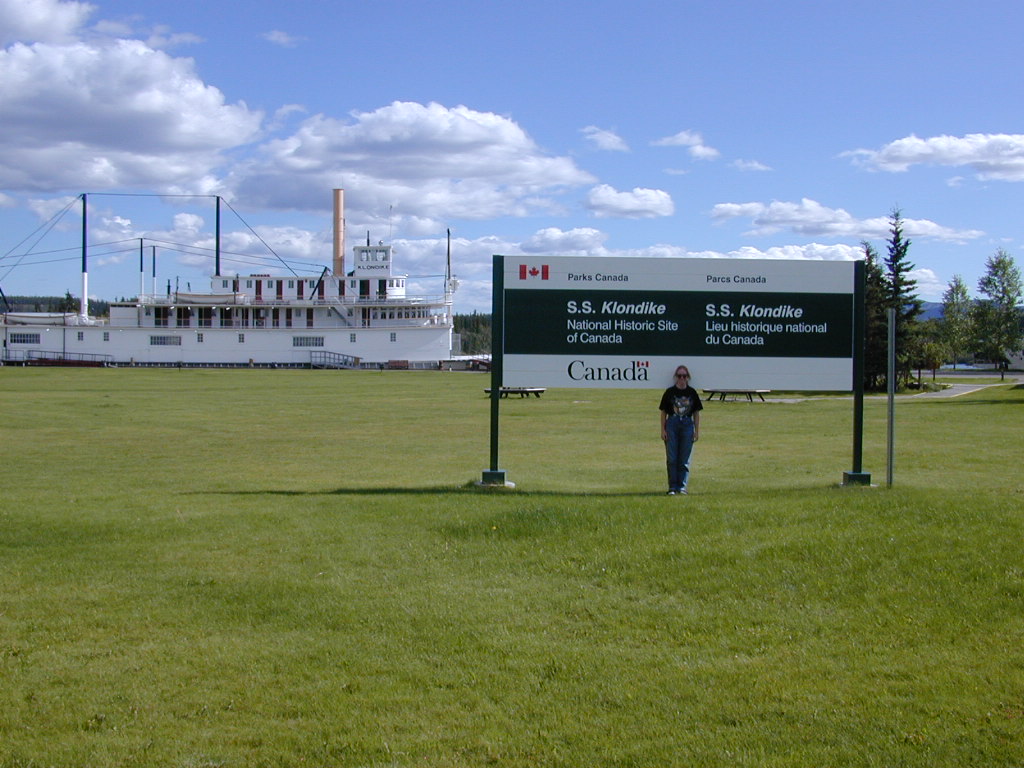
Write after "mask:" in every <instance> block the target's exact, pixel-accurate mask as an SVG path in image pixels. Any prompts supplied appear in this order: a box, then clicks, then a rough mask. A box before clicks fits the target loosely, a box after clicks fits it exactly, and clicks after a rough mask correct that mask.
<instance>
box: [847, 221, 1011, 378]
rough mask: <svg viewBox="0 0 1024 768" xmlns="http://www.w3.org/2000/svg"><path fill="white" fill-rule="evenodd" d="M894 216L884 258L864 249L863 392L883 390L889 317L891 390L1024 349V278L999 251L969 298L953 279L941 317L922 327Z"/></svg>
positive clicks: (1002, 360) (1000, 360) (906, 243)
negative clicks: (920, 375) (928, 374)
mask: <svg viewBox="0 0 1024 768" xmlns="http://www.w3.org/2000/svg"><path fill="white" fill-rule="evenodd" d="M903 224H904V222H903V216H902V213H901V212H900V210H899V209H894V210H893V211H892V212H891V213H890V215H889V239H888V240H887V241H886V253H885V256H884V257H883V256H880V255H879V253H878V252H877V251H876V250H875V248H874V246H873V245H872V244H871V243H869V242H867V241H864V242H862V243H861V246H862V248H863V250H864V262H865V273H866V286H865V311H866V317H865V321H866V339H865V360H864V386H865V388H866V389H868V390H881V389H885V388H886V386H887V381H886V379H887V376H888V314H889V310H890V309H892V310H894V316H895V323H894V325H895V336H896V339H895V340H896V386H897V388H906V387H909V386H911V384H912V381H913V372H914V370H917V371H919V372H920V371H921V370H922V369H924V370H931V371H934V370H935V369H936V368H938V367H939V366H941V365H943V364H944V363H953V365H954V366H955V365H957V364H959V363H979V362H981V363H991V364H994V365H996V366H1001V365H1005V364H1006V363H1007V355H1008V354H1013V353H1017V352H1020V351H1021V349H1022V348H1024V331H1022V322H1021V321H1022V315H1021V308H1020V303H1021V298H1022V282H1021V272H1020V269H1019V268H1018V267H1017V265H1016V263H1015V262H1014V259H1013V257H1012V256H1011V255H1010V254H1009V253H1008V252H1007V251H1005V250H1004V249H1002V248H999V249H997V250H996V252H995V253H994V254H993V255H992V256H990V257H989V258H988V259H987V260H986V262H985V273H984V274H983V275H982V276H981V278H980V279H979V280H978V285H977V295H976V296H974V297H972V296H971V293H970V290H969V289H968V287H967V284H966V283H965V282H964V280H963V277H961V276H960V275H954V276H953V279H952V280H950V282H949V284H948V286H947V287H946V290H945V292H944V293H943V296H942V317H941V318H933V319H930V320H922V319H921V318H920V315H921V301H920V299H919V298H918V295H917V281H916V280H914V279H912V278H911V277H910V273H911V272H912V271H913V270H914V264H913V262H911V261H910V258H909V255H908V254H909V250H910V245H911V241H910V240H908V239H907V238H906V237H905V236H904V233H903Z"/></svg>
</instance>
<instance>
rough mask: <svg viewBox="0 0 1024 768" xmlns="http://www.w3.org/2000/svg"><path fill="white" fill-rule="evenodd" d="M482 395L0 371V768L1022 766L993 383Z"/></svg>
mask: <svg viewBox="0 0 1024 768" xmlns="http://www.w3.org/2000/svg"><path fill="white" fill-rule="evenodd" d="M488 384H489V382H488V380H487V379H486V378H484V377H482V376H479V375H477V374H458V373H456V374H451V373H426V372H424V373H419V372H384V373H379V372H314V371H260V370H256V371H248V370H246V371H216V370H210V371H189V370H185V371H177V370H56V369H54V370H47V369H16V368H0V407H2V413H3V421H2V432H0V434H2V436H3V439H2V445H3V456H2V459H0V483H2V489H3V502H2V506H0V766H3V768H13V767H14V766H19V767H21V768H25V767H28V766H40V767H41V766H182V767H186V766H187V767H190V768H191V767H193V766H239V767H241V766H298V765H310V766H478V765H498V766H517V767H518V766H522V767H524V768H525V767H526V766H587V767H588V768H589V767H592V766H644V767H645V768H646V767H649V766H801V767H802V766H879V767H881V766H887V767H888V766H922V768H923V767H925V766H927V767H928V768H935V767H936V766H950V767H952V766H956V767H957V768H961V767H962V766H984V767H986V768H989V767H992V766H1016V767H1017V768H1019V767H1020V766H1022V765H1024V547H1022V541H1024V536H1022V534H1024V512H1022V508H1024V480H1022V475H1021V459H1022V455H1024V452H1022V450H1021V448H1022V445H1024V439H1022V429H1021V427H1022V425H1024V389H1021V388H1015V387H1014V386H1012V385H1009V384H1008V385H1004V386H998V387H993V388H989V389H985V390H983V391H981V392H979V393H976V394H973V395H968V396H964V397H960V398H956V399H953V400H942V399H931V400H926V399H903V400H900V402H899V404H898V408H897V418H898V424H897V433H896V434H897V459H896V473H895V481H896V482H895V485H894V487H893V488H892V489H887V488H870V489H867V488H864V489H851V488H839V487H837V485H838V483H839V481H840V479H841V476H842V472H843V471H844V470H849V469H851V455H850V454H851V434H850V433H851V422H852V412H851V408H852V407H851V404H850V400H849V399H847V398H821V399H813V400H807V401H800V402H778V401H776V402H768V403H753V404H750V403H746V402H735V403H729V402H727V403H718V402H715V403H711V404H708V406H707V409H706V411H705V413H704V415H703V421H702V439H701V441H700V442H699V443H698V444H697V449H696V453H695V461H694V470H693V478H692V481H691V495H690V496H688V497H665V496H663V495H662V492H663V487H664V484H665V480H664V459H663V453H662V448H661V444H660V440H659V439H658V416H657V410H656V407H657V399H658V393H657V392H653V391H628V390H621V391H601V390H551V391H549V392H548V393H547V394H546V395H545V396H544V397H543V398H542V399H540V400H537V399H535V398H531V399H529V400H519V399H516V398H513V399H510V400H508V401H502V406H501V408H502V417H501V418H502V422H501V425H502V444H501V450H502V453H501V465H502V468H504V469H506V470H507V471H508V473H509V478H510V479H511V480H513V481H514V482H516V483H517V488H516V490H515V491H513V492H505V491H498V492H493V491H492V492H482V491H479V490H475V489H473V487H472V481H474V480H477V479H479V478H480V476H481V472H482V470H483V469H485V468H486V467H487V463H488V460H489V453H488V445H489V443H488V424H489V421H488V413H489V410H488V408H489V406H488V401H487V399H486V398H485V397H484V395H483V392H482V390H483V388H484V387H485V386H488ZM884 419H885V402H884V400H880V399H873V398H872V399H869V400H868V403H867V413H866V425H867V436H866V446H865V469H866V470H867V471H870V472H872V473H873V475H874V478H875V481H876V482H881V481H884V475H885V456H884V443H885V422H884Z"/></svg>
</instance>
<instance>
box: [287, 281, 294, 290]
mask: <svg viewBox="0 0 1024 768" xmlns="http://www.w3.org/2000/svg"><path fill="white" fill-rule="evenodd" d="M288 287H289V288H294V287H295V281H294V280H289V281H288Z"/></svg>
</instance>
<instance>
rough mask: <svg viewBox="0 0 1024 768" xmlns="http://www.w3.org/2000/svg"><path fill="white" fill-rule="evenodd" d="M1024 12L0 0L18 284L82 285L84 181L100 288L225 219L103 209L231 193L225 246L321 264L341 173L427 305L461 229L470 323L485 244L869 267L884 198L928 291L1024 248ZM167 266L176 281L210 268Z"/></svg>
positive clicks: (753, 3) (0, 228)
mask: <svg viewBox="0 0 1024 768" xmlns="http://www.w3.org/2000/svg"><path fill="white" fill-rule="evenodd" d="M1022 22H1024V4H1021V3H1019V2H1016V1H1015V2H1009V1H1005V2H1002V1H1001V2H991V1H989V2H986V1H984V0H982V1H981V2H975V3H970V4H968V3H963V2H945V1H944V0H929V1H928V2H925V1H924V0H919V1H916V2H899V1H898V0H897V1H895V2H873V1H870V0H869V1H859V2H849V3H823V2H820V0H819V1H818V2H809V1H808V2H803V1H798V0H776V1H775V2H761V1H760V0H745V1H744V2H723V1H721V0H719V2H713V3H712V2H688V1H686V0H680V1H678V2H672V3H668V2H643V1H642V0H641V1H640V2H631V3H613V2H607V1H605V0H592V1H591V2H586V3H583V2H557V1H556V2H551V1H550V0H549V1H548V2H535V1H534V0H520V1H518V2H516V3H499V2H484V1H482V0H480V1H478V2H469V1H468V0H462V1H460V2H425V1H424V2H411V1H410V0H406V1H405V2H399V1H397V0H373V1H372V2H371V1H369V0H367V1H365V2H342V1H338V2H312V1H309V0H298V1H293V2H289V3H280V2H259V1H257V2H246V3H238V2H231V0H226V1H225V2H221V3H209V2H202V3H200V2H196V1H195V0H178V1H177V2H174V3H165V2H154V1H152V0H150V1H148V2H139V1H136V2H127V1H125V0H110V1H109V2H103V1H97V2H93V3H82V2H60V1H59V0H0V45H2V46H3V49H2V52H0V115H2V116H3V117H2V118H0V256H2V259H0V288H2V289H3V290H4V292H5V293H7V294H23V293H63V291H64V290H71V291H72V293H74V292H76V291H77V289H78V287H79V285H80V279H79V277H78V267H79V259H78V256H77V254H74V253H66V252H62V253H57V254H51V253H49V252H50V251H55V250H57V249H59V248H62V247H71V248H73V247H76V246H77V244H78V238H79V237H80V235H79V232H78V229H77V228H78V215H79V213H78V209H76V208H72V209H71V210H69V212H68V214H67V215H66V216H65V217H64V218H63V219H62V220H61V221H60V223H59V224H58V225H56V226H55V227H54V228H53V230H52V231H50V232H49V233H48V234H47V235H46V237H45V238H42V239H38V238H39V236H38V235H33V234H32V233H33V232H34V231H35V230H36V228H37V227H38V226H39V225H40V224H41V223H42V222H44V221H46V220H48V219H49V218H50V216H52V215H53V213H54V212H56V211H58V210H60V209H61V208H62V207H63V206H64V205H66V204H67V203H68V202H70V201H72V200H73V199H74V197H75V196H76V195H78V194H80V193H83V192H87V193H90V195H91V196H90V208H91V211H92V212H91V214H90V227H91V233H90V243H91V246H90V247H91V248H92V247H93V246H95V255H93V256H91V257H90V292H91V293H93V294H94V295H95V296H97V297H100V298H108V299H109V298H115V297H118V296H122V295H133V294H134V292H135V291H137V289H138V285H139V279H138V267H137V263H138V260H137V256H135V255H134V254H133V253H131V252H125V253H116V251H117V250H118V249H117V248H113V247H106V246H101V245H100V243H105V242H113V241H116V240H130V239H131V238H139V237H146V238H153V239H155V240H160V241H165V242H175V243H186V242H187V243H195V244H198V245H201V246H205V247H209V245H210V244H211V242H212V233H213V213H212V209H211V207H210V205H209V204H208V203H205V204H202V203H201V204H186V202H185V201H184V200H183V199H182V198H173V199H172V198H168V199H158V198H135V197H113V196H108V195H107V194H101V193H115V192H116V193H163V194H168V193H177V194H185V193H188V194H221V195H223V196H224V197H225V199H227V200H228V201H230V204H231V207H232V208H233V209H235V210H237V211H238V212H239V213H240V214H241V215H242V216H243V217H244V222H245V224H248V225H250V226H251V227H252V230H250V229H248V228H247V227H246V226H245V224H243V223H242V222H241V221H239V220H238V219H235V218H233V217H232V216H228V217H226V218H225V219H224V222H223V227H222V229H223V232H224V242H225V248H227V249H230V250H231V251H232V252H235V251H236V250H237V251H238V252H242V251H245V252H250V251H251V252H252V253H254V254H257V255H260V256H263V255H265V254H266V253H267V251H266V250H265V249H264V248H263V246H262V242H266V243H268V244H269V245H271V246H272V247H273V249H274V250H275V251H276V252H277V253H278V254H280V255H281V256H282V258H284V259H286V260H288V262H289V263H291V264H292V265H293V267H294V268H296V269H297V270H300V271H301V270H302V269H308V270H311V271H318V267H317V266H316V265H324V264H329V263H330V235H329V228H330V210H329V209H330V204H331V194H330V190H331V189H332V188H333V187H343V188H345V190H346V204H347V222H348V242H349V244H350V245H351V244H353V243H354V242H357V241H360V240H363V239H365V237H366V233H367V232H369V233H370V236H371V238H372V239H373V240H374V241H377V240H385V241H389V242H392V243H393V244H394V245H395V252H396V262H397V265H398V266H399V268H400V269H402V271H405V272H408V273H410V274H411V275H413V276H414V278H413V283H414V284H415V285H416V286H418V287H421V288H422V290H423V291H424V292H435V290H436V287H437V284H436V278H435V277H434V276H435V275H439V274H441V273H443V271H444V259H445V232H446V230H447V229H450V230H451V232H452V237H453V247H452V253H453V266H454V272H455V273H456V275H457V276H458V277H459V279H460V282H461V288H460V290H459V292H458V293H457V295H456V309H457V310H458V311H471V310H480V311H488V310H489V308H490V285H489V276H490V257H491V255H492V254H494V253H503V254H508V255H515V254H520V253H530V254H537V253H550V254H552V255H588V256H598V255H609V256H664V257H685V256H701V257H708V256H720V257H723V258H740V257H770V258H791V259H800V258H812V259H820V258H824V259H851V258H856V257H857V256H858V255H859V254H860V253H861V248H860V243H861V241H863V240H867V241H870V242H872V243H874V244H875V246H876V248H878V249H879V250H880V251H883V252H884V247H885V239H886V237H887V231H886V229H887V223H886V218H887V216H888V214H889V212H890V211H891V210H892V209H893V208H895V207H898V208H900V209H901V210H902V212H903V216H904V217H905V219H906V234H907V235H908V236H909V237H910V239H911V240H912V246H911V250H910V258H911V261H913V262H914V263H915V265H916V267H917V271H916V273H915V276H916V277H917V279H918V281H919V292H920V296H921V297H922V298H924V299H926V300H933V301H934V300H939V299H940V298H941V294H942V291H943V290H944V288H945V287H946V285H947V284H948V282H949V280H950V279H951V278H952V277H953V276H954V275H955V274H959V275H961V276H962V277H963V278H964V280H965V281H966V282H967V284H968V286H970V287H972V288H973V287H974V286H975V285H976V284H977V280H978V278H979V277H980V275H981V274H982V272H983V270H984V264H985V260H986V258H988V257H989V256H990V255H991V254H992V253H994V252H995V250H996V249H997V248H1004V249H1006V250H1007V251H1009V252H1010V253H1011V254H1012V255H1014V256H1015V257H1016V258H1017V259H1018V262H1019V261H1020V251H1021V249H1022V244H1024V224H1022V217H1021V216H1020V212H1019V203H1018V200H1019V197H1020V191H1021V189H1022V186H1021V184H1022V182H1024V132H1022V121H1021V116H1022V111H1024V100H1022V98H1021V96H1022V93H1021V91H1022V77H1021V75H1022V70H1024V64H1022V63H1021V57H1020V52H1019V32H1020V30H1021V29H1022V28H1024V23H1022ZM37 240H38V243H37ZM261 241H262V242H261ZM27 251H32V253H26V252H27ZM44 252H45V253H44ZM159 253H160V255H159V256H158V267H157V270H158V283H159V284H160V285H164V284H166V283H167V282H168V281H171V282H177V283H179V284H181V282H182V281H187V282H189V283H190V284H191V285H192V287H193V288H194V289H195V288H198V286H200V285H203V284H204V280H203V275H205V274H206V273H208V272H210V271H212V265H211V264H210V262H209V261H208V260H207V259H199V258H196V257H195V256H194V255H189V254H184V253H179V252H176V251H174V250H171V249H167V250H166V251H163V250H162V249H161V250H159ZM62 258H66V260H63V261H62V260H59V259H62ZM148 268H149V267H148V265H147V269H148ZM233 268H234V269H238V270H239V271H242V272H247V271H267V270H268V269H275V265H273V264H268V265H267V266H266V267H262V266H260V267H253V266H252V265H251V264H237V265H236V266H234V267H232V266H231V265H229V266H228V269H233ZM432 281H434V282H432Z"/></svg>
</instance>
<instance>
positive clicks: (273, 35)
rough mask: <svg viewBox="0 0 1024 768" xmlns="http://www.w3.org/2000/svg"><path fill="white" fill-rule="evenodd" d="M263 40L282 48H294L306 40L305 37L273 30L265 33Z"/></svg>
mask: <svg viewBox="0 0 1024 768" xmlns="http://www.w3.org/2000/svg"><path fill="white" fill-rule="evenodd" d="M263 39H264V40H267V41H269V42H271V43H273V44H274V45H279V46H281V47H282V48H294V47H295V46H297V45H298V44H299V43H301V42H302V41H303V40H305V38H304V37H298V36H296V35H291V34H288V33H287V32H282V31H281V30H280V29H272V30H270V31H269V32H264V33H263Z"/></svg>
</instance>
